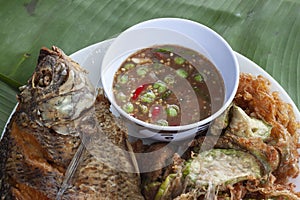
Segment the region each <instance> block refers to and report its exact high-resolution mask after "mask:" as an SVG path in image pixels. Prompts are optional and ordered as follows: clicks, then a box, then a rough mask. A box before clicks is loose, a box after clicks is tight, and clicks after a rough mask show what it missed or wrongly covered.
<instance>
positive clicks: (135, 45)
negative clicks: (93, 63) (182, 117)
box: [101, 18, 239, 141]
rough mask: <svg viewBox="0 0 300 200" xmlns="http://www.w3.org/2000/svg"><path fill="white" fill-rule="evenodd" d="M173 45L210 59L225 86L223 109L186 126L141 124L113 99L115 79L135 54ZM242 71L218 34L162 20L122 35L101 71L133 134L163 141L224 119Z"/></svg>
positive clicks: (191, 133)
mask: <svg viewBox="0 0 300 200" xmlns="http://www.w3.org/2000/svg"><path fill="white" fill-rule="evenodd" d="M163 44H173V45H179V46H183V47H187V48H189V49H193V50H195V51H197V52H199V53H201V54H203V55H204V56H206V57H207V58H208V59H209V60H210V61H211V62H212V63H213V64H214V65H215V66H216V67H217V69H218V70H219V72H220V74H221V76H222V77H223V81H224V84H225V97H224V103H223V106H222V107H221V108H220V109H218V110H217V111H216V112H214V113H213V114H212V115H211V116H209V117H207V118H205V119H203V120H201V121H199V122H196V123H193V124H188V125H183V126H159V125H154V124H150V123H146V122H143V121H141V120H138V119H136V118H134V117H132V116H130V115H128V114H127V113H126V112H125V111H123V110H122V108H120V107H119V106H118V105H117V103H116V101H115V99H114V95H113V91H112V88H113V77H114V74H115V72H116V71H117V70H118V69H119V67H120V65H121V64H122V63H123V61H125V59H126V58H127V57H128V56H130V55H131V54H132V53H134V52H136V51H137V50H139V49H143V48H146V47H151V46H154V45H163ZM238 80H239V67H238V62H237V59H236V57H235V54H234V52H233V50H232V49H231V47H230V46H229V45H228V44H227V42H226V41H225V40H224V39H223V38H222V37H221V36H220V35H218V34H217V33H216V32H214V31H213V30H211V29H210V28H208V27H206V26H204V25H201V24H199V23H196V22H193V21H190V20H185V19H178V18H160V19H153V20H149V21H145V22H142V23H139V24H137V25H134V26H132V27H131V28H129V29H127V30H125V31H124V32H123V33H121V34H120V35H119V36H118V37H117V38H116V39H115V40H114V42H113V43H112V45H111V46H110V47H109V49H108V50H107V52H106V54H105V56H104V58H103V62H102V68H101V81H102V85H103V88H104V91H105V93H106V95H107V97H108V99H109V100H110V102H111V103H112V106H113V107H112V108H113V109H114V112H116V113H119V114H120V115H121V117H123V118H124V119H125V122H126V123H127V125H128V127H129V134H130V135H131V136H134V137H139V138H151V139H155V140H161V141H170V140H182V139H185V138H188V137H193V136H195V134H196V133H197V132H198V131H200V130H204V129H207V127H208V125H209V124H210V122H212V121H213V120H214V119H215V118H216V117H218V116H219V115H221V114H222V113H223V112H224V110H225V109H226V108H227V107H228V106H229V104H230V103H231V102H232V100H233V98H234V95H235V93H236V90H237V87H238Z"/></svg>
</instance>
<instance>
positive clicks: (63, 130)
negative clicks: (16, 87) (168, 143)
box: [0, 47, 144, 200]
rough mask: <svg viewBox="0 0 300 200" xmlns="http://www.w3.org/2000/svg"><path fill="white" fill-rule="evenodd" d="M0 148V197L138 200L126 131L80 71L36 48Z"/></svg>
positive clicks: (58, 54) (73, 64) (64, 59)
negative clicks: (34, 60) (31, 69)
mask: <svg viewBox="0 0 300 200" xmlns="http://www.w3.org/2000/svg"><path fill="white" fill-rule="evenodd" d="M17 98H18V101H19V103H18V106H17V108H16V111H15V112H14V114H13V116H12V118H11V120H10V123H9V125H8V126H7V129H6V132H5V134H4V136H3V138H2V140H1V143H0V153H1V157H0V199H41V200H42V199H144V198H143V196H142V195H141V193H140V188H139V184H140V178H139V174H138V169H137V164H136V161H135V158H134V156H132V153H131V152H132V150H131V146H130V144H129V142H128V141H127V132H126V129H124V128H123V127H122V126H120V125H119V124H118V123H117V122H116V121H115V119H114V117H113V115H112V113H111V112H110V111H109V107H110V104H109V102H108V101H107V99H106V98H105V96H104V94H103V93H102V91H101V90H99V91H98V92H97V91H96V90H95V88H94V87H93V86H92V85H91V83H90V82H89V80H88V78H87V73H86V71H85V70H84V69H83V68H81V67H80V66H79V64H78V63H76V62H74V61H73V60H71V58H69V57H68V56H66V55H65V54H64V53H63V52H62V50H60V49H59V48H57V47H52V50H50V49H47V48H42V49H41V50H40V55H39V58H38V64H37V67H36V69H35V71H34V73H33V75H32V77H31V78H30V79H29V81H28V83H27V85H25V86H23V87H21V92H20V94H19V95H18V96H17Z"/></svg>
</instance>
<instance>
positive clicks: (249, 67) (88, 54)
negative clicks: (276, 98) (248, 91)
mask: <svg viewBox="0 0 300 200" xmlns="http://www.w3.org/2000/svg"><path fill="white" fill-rule="evenodd" d="M113 40H114V39H110V40H105V41H103V42H99V43H96V44H93V45H91V46H88V47H86V48H84V49H81V50H79V51H77V52H75V53H73V54H72V55H71V56H70V57H71V58H72V59H74V60H75V61H77V62H78V63H79V64H80V65H81V66H83V67H84V68H85V69H87V71H89V78H90V79H91V81H92V83H93V84H94V85H95V86H97V87H101V81H100V80H99V78H100V67H101V63H102V59H103V57H104V53H105V51H106V50H107V48H108V47H109V46H110V44H111V43H112V41H113ZM236 56H237V59H238V62H239V65H240V72H243V73H251V74H253V75H262V76H264V77H266V78H267V79H269V81H270V82H271V89H272V91H278V92H279V94H280V97H281V99H282V100H283V101H285V102H287V103H290V104H291V105H292V107H293V108H294V112H295V115H296V119H297V120H298V121H300V112H299V110H298V109H297V107H296V105H295V103H294V102H293V101H292V99H291V98H290V97H289V95H288V94H287V92H286V91H285V90H284V89H283V88H282V87H281V86H280V84H279V83H278V82H277V81H276V80H275V79H274V78H273V77H272V76H270V75H269V74H268V73H267V72H265V71H264V70H263V69H262V68H261V67H259V66H258V65H257V64H255V63H254V62H252V61H251V60H249V59H248V58H246V57H245V56H243V55H241V54H239V53H236ZM13 112H14V110H13ZM13 112H12V114H13ZM12 114H11V115H12ZM9 120H10V119H9ZM9 120H8V122H9ZM8 122H7V123H8ZM6 125H7V124H6ZM4 130H5V128H4ZM3 133H4V131H3ZM3 133H2V135H3ZM292 182H293V183H295V184H296V191H300V176H298V177H297V178H296V179H293V180H292Z"/></svg>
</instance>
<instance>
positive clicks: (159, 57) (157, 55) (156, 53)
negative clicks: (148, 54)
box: [153, 52, 165, 60]
mask: <svg viewBox="0 0 300 200" xmlns="http://www.w3.org/2000/svg"><path fill="white" fill-rule="evenodd" d="M153 54H154V56H155V57H156V58H158V59H159V60H163V59H164V58H165V55H164V54H162V53H159V52H154V53H153Z"/></svg>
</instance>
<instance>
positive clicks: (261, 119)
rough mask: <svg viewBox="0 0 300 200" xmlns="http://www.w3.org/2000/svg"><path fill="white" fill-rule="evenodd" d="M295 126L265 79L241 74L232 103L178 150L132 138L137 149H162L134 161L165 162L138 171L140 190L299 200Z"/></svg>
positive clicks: (153, 195) (185, 196)
mask: <svg viewBox="0 0 300 200" xmlns="http://www.w3.org/2000/svg"><path fill="white" fill-rule="evenodd" d="M299 131H300V123H299V122H298V121H297V120H296V118H295V114H294V112H293V108H292V106H291V105H289V104H287V103H285V102H283V101H282V100H281V99H280V97H279V94H278V93H277V92H271V89H270V82H269V81H268V80H267V79H266V78H264V77H262V76H257V77H256V76H253V75H250V74H241V75H240V83H239V88H238V91H237V94H236V96H235V99H234V101H233V103H232V105H231V106H230V107H229V108H228V109H227V111H226V112H225V113H224V114H223V115H222V116H220V117H219V118H218V119H216V120H215V121H214V122H213V123H212V125H211V127H210V128H209V130H208V131H207V132H206V133H204V134H203V133H202V134H199V135H198V136H197V137H196V138H195V139H194V140H192V141H187V142H189V143H190V144H189V149H187V151H186V152H185V153H183V154H182V155H179V154H178V149H176V148H172V149H171V148H170V145H168V144H167V143H162V142H160V143H154V144H151V145H144V144H143V143H142V142H141V141H137V142H136V143H134V145H133V146H134V149H135V151H137V152H156V151H157V150H159V149H162V148H164V153H163V154H162V155H160V159H157V160H151V161H149V160H143V159H139V160H138V162H139V165H140V166H141V167H142V166H147V165H149V163H151V164H152V165H157V166H165V167H163V168H161V169H159V170H156V171H153V172H145V173H142V174H141V177H142V193H143V194H144V196H145V199H147V200H165V199H176V200H194V199H209V200H215V199H220V200H229V199H234V200H239V199H249V200H250V199H251V200H252V199H268V200H271V199H300V193H299V192H298V193H297V192H295V186H294V185H293V184H292V183H291V182H290V179H291V178H295V177H297V176H298V174H299V164H298V162H299V154H298V148H299V144H298V141H299V134H300V132H299ZM178 148H180V146H178ZM161 152H162V151H161ZM169 163H171V164H169ZM141 167H140V168H141Z"/></svg>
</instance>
